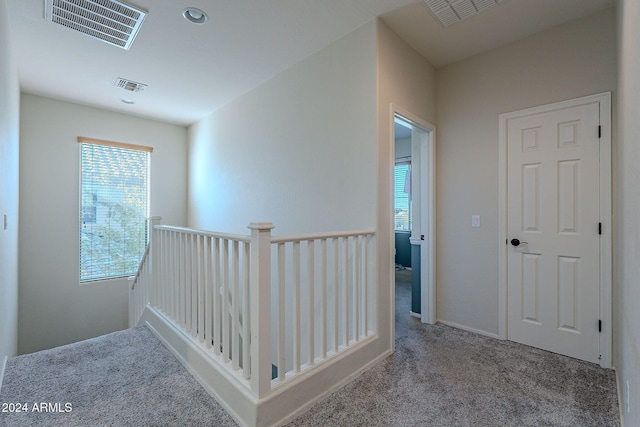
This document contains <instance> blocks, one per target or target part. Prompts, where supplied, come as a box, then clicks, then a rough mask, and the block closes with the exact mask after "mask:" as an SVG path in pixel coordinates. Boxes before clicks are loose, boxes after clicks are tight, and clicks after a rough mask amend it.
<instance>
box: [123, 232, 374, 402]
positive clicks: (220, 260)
mask: <svg viewBox="0 0 640 427" xmlns="http://www.w3.org/2000/svg"><path fill="white" fill-rule="evenodd" d="M273 228H274V227H273V225H272V224H270V223H252V224H250V225H249V229H250V230H251V234H250V235H232V234H226V233H217V232H209V231H201V230H194V229H189V228H183V227H171V226H166V225H155V226H153V232H152V238H151V243H150V255H149V257H146V261H145V262H144V263H143V264H142V265H141V268H140V270H139V274H138V275H137V277H136V280H135V282H134V285H133V286H132V291H131V296H130V322H131V323H132V325H135V324H137V323H138V321H139V319H140V317H141V315H142V312H143V311H144V309H145V307H146V305H147V303H149V305H150V306H151V307H152V308H153V309H155V310H157V311H158V312H160V313H162V315H163V316H164V317H165V318H166V319H167V320H168V321H169V322H170V323H171V324H173V325H174V327H175V328H177V329H179V330H180V331H182V333H183V334H185V335H188V337H189V339H190V340H191V341H192V342H194V343H195V344H196V345H197V346H198V347H199V348H200V349H201V350H202V351H204V352H205V353H206V354H207V355H208V357H210V359H211V360H215V361H216V362H217V364H216V366H218V367H220V368H222V369H224V370H226V371H227V372H229V373H232V374H233V377H234V378H235V379H236V380H237V381H236V383H237V384H238V385H239V386H240V387H242V388H245V389H246V390H248V391H250V392H251V394H253V395H254V396H255V397H257V398H263V397H265V396H267V395H269V394H271V393H273V392H275V391H276V390H277V389H278V388H279V386H281V385H282V384H284V383H287V382H289V381H290V380H292V379H293V378H297V377H299V376H301V375H304V374H305V372H306V371H307V370H309V369H310V368H312V367H314V366H318V365H320V364H323V363H328V362H329V361H330V360H331V359H332V358H333V357H335V356H336V355H338V354H340V353H341V352H343V351H344V350H346V349H349V348H351V347H353V346H355V345H357V344H358V343H360V342H361V341H362V340H364V339H365V338H367V337H370V336H372V335H374V334H375V332H376V321H377V319H376V313H377V312H376V307H377V304H376V301H375V298H376V292H375V290H376V283H375V279H374V277H375V274H374V272H373V265H374V263H373V262H372V258H373V255H374V253H375V250H374V249H375V248H374V245H375V241H374V238H375V235H374V231H373V230H365V231H354V232H341V233H322V234H308V235H295V236H276V237H274V236H272V235H271V230H272V229H273ZM274 373H275V375H274Z"/></svg>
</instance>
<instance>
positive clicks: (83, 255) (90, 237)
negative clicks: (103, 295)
mask: <svg viewBox="0 0 640 427" xmlns="http://www.w3.org/2000/svg"><path fill="white" fill-rule="evenodd" d="M78 142H80V281H81V282H86V281H91V280H102V279H110V278H116V277H125V276H130V275H133V274H135V273H136V271H137V269H138V265H139V264H140V260H141V259H142V256H143V255H144V251H145V248H146V245H147V241H148V229H147V221H146V219H147V218H148V216H149V175H150V174H149V171H150V154H151V151H152V148H151V147H141V146H135V145H128V144H122V143H115V142H109V141H100V140H94V139H90V138H84V137H79V138H78Z"/></svg>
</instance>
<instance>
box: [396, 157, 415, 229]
mask: <svg viewBox="0 0 640 427" xmlns="http://www.w3.org/2000/svg"><path fill="white" fill-rule="evenodd" d="M394 182H395V185H394V207H395V229H396V230H406V231H410V230H411V163H410V162H408V161H407V162H399V163H396V166H395V169H394Z"/></svg>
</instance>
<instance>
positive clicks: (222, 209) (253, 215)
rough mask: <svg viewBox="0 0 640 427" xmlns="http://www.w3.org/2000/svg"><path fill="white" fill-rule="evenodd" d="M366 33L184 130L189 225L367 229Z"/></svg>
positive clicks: (370, 209) (371, 166)
mask: <svg viewBox="0 0 640 427" xmlns="http://www.w3.org/2000/svg"><path fill="white" fill-rule="evenodd" d="M374 31H375V26H374V25H373V24H369V25H365V26H364V27H362V28H360V29H358V30H356V31H355V32H353V33H351V34H350V35H348V36H346V37H345V38H343V39H342V40H339V41H338V42H336V43H334V44H332V45H331V46H329V47H327V48H325V49H323V50H322V51H320V52H318V53H316V54H314V55H312V56H311V57H309V58H307V59H305V60H304V61H302V62H300V63H299V64H297V65H295V66H294V67H292V68H290V69H288V70H286V71H285V72H283V73H282V74H280V75H278V76H277V77H275V78H273V79H272V80H270V81H269V82H267V83H265V84H264V85H262V86H260V87H258V88H257V89H255V90H253V91H251V92H249V93H247V94H245V95H244V96H242V97H240V98H238V99H236V100H234V101H233V102H231V103H230V104H228V105H226V106H225V107H223V108H221V109H220V110H218V111H216V112H214V113H213V114H211V115H210V116H208V117H206V118H205V119H203V120H201V121H200V122H198V123H196V124H194V125H193V126H191V128H190V141H189V225H190V226H193V227H201V228H206V229H210V230H218V231H229V232H238V233H243V234H248V232H249V230H247V225H248V224H249V223H250V222H252V221H269V222H273V223H274V225H275V226H276V228H275V230H274V234H289V233H301V232H318V231H339V230H355V229H365V228H373V227H374V226H375V201H376V198H375V179H376V169H375V158H376V157H375V155H376V154H375V120H376V116H375V102H376V94H375V38H374V37H375V36H374V34H375V33H374Z"/></svg>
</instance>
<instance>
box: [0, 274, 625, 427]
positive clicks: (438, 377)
mask: <svg viewBox="0 0 640 427" xmlns="http://www.w3.org/2000/svg"><path fill="white" fill-rule="evenodd" d="M396 294H397V298H396V303H397V309H396V333H397V337H396V352H395V353H394V354H393V355H392V356H390V357H389V358H387V359H385V360H384V361H382V362H381V363H379V364H377V365H376V366H374V367H373V368H372V369H371V370H369V371H367V372H365V373H364V374H363V375H361V376H360V377H359V378H357V379H356V380H355V381H354V382H352V383H350V384H348V385H347V386H345V387H343V388H342V389H340V390H338V391H336V392H335V393H333V394H331V395H330V396H328V397H327V398H326V399H325V400H324V401H322V402H320V403H319V404H318V405H316V406H314V407H313V408H311V409H310V410H309V411H308V412H307V413H305V414H303V415H302V416H301V417H299V418H298V419H296V420H294V421H293V422H292V423H291V424H290V426H291V427H294V426H323V427H324V426H586V427H588V426H598V427H600V426H618V425H619V419H618V404H617V397H616V391H615V376H614V373H613V371H610V370H604V369H601V368H599V367H598V366H595V365H593V364H590V363H586V362H581V361H577V360H575V359H570V358H567V357H563V356H559V355H555V354H552V353H548V352H545V351H542V350H537V349H533V348H530V347H526V346H523V345H519V344H515V343H511V342H504V341H499V340H495V339H491V338H487V337H483V336H479V335H475V334H472V333H468V332H465V331H461V330H457V329H454V328H450V327H447V326H443V325H436V326H423V325H421V324H420V322H419V321H418V320H417V319H415V318H412V317H410V316H409V314H408V313H409V308H410V287H409V284H408V283H406V282H402V281H398V284H397V291H396ZM9 402H13V403H15V402H21V403H27V404H28V406H29V410H31V405H33V403H37V402H52V403H54V402H59V403H60V404H61V407H62V408H63V409H64V403H67V402H68V403H71V404H72V411H71V412H68V413H64V412H63V413H37V412H31V411H29V412H27V413H1V412H0V425H1V426H8V427H9V426H11V427H13V426H20V427H22V426H222V427H225V426H235V423H234V422H233V420H232V419H231V418H230V417H229V416H228V415H227V414H226V413H225V412H224V410H223V409H222V408H221V407H220V405H218V404H217V403H216V402H215V400H214V399H213V398H211V397H210V396H209V395H208V394H207V393H206V392H205V391H204V389H202V387H201V386H200V385H199V384H198V383H197V382H196V381H195V380H194V379H193V377H191V376H190V375H189V373H188V372H187V371H186V370H185V369H184V368H183V367H182V366H181V365H180V364H179V363H178V362H177V360H176V359H175V358H174V357H173V356H172V354H171V353H170V352H169V351H168V350H167V349H165V348H164V347H163V346H162V344H161V343H160V342H159V341H158V340H157V339H156V338H155V337H154V336H153V335H152V334H151V333H150V332H149V331H148V330H147V329H145V328H136V329H132V330H127V331H122V332H116V333H114V334H110V335H106V336H104V337H100V338H96V339H93V340H88V341H85V342H82V343H79V344H74V345H71V346H65V347H60V348H57V349H53V350H47V351H43V352H39V353H35V354H32V355H26V356H20V357H17V358H13V359H10V360H9V361H8V364H7V369H6V374H5V379H4V384H3V386H2V390H1V391H0V404H2V403H9Z"/></svg>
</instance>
